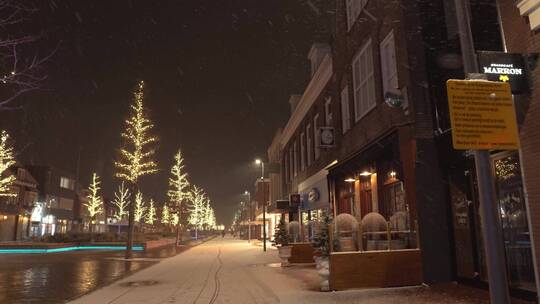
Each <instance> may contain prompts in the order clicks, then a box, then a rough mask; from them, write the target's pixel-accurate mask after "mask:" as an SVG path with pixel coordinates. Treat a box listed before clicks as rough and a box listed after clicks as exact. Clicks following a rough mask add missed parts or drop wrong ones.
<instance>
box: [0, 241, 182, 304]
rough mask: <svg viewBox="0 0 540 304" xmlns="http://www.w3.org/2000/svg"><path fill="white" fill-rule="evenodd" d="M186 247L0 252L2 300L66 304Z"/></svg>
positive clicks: (0, 297)
mask: <svg viewBox="0 0 540 304" xmlns="http://www.w3.org/2000/svg"><path fill="white" fill-rule="evenodd" d="M184 249H186V247H179V248H177V249H175V248H174V247H172V246H169V247H164V248H161V249H157V250H151V251H149V252H146V253H143V252H137V253H134V258H135V259H134V260H133V261H124V260H122V257H123V254H124V253H123V252H122V251H106V252H101V251H92V252H89V251H86V252H81V251H74V252H69V253H49V254H21V255H0V303H2V304H4V303H6V304H7V303H9V304H11V303H14V304H15V303H43V304H48V303H64V302H66V301H68V300H69V299H73V298H76V297H79V296H81V295H83V294H86V293H88V292H90V291H92V290H95V289H97V288H99V287H102V286H105V285H108V284H110V283H111V282H113V281H115V280H118V279H120V278H122V277H124V276H125V275H128V274H130V273H133V272H136V271H139V270H141V269H144V268H146V267H148V266H151V265H154V264H155V263H157V262H159V259H161V258H166V257H170V256H173V255H175V254H177V253H178V252H180V251H182V250H184Z"/></svg>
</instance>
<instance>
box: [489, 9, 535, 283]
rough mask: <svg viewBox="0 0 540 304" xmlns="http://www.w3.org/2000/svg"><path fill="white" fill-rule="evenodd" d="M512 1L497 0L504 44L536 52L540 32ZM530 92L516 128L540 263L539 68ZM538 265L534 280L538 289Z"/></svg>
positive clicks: (518, 50) (532, 73)
mask: <svg viewBox="0 0 540 304" xmlns="http://www.w3.org/2000/svg"><path fill="white" fill-rule="evenodd" d="M515 4H516V1H513V0H500V1H499V5H500V14H501V21H502V27H503V31H504V37H505V40H506V47H507V49H508V52H511V53H540V33H535V32H532V31H531V30H530V28H529V25H528V23H527V18H525V17H521V16H520V14H519V11H518V9H517V7H516V6H515ZM530 77H531V82H530V84H531V93H530V96H528V97H529V98H521V99H520V101H523V102H525V103H527V105H526V108H527V111H526V112H525V114H524V117H523V122H522V125H521V128H520V134H519V135H520V141H521V161H522V170H523V175H524V182H525V188H526V193H525V195H526V198H527V205H528V206H527V207H528V212H529V216H530V228H531V236H532V241H533V254H534V255H535V259H536V265H540V68H538V67H537V68H535V69H533V70H531V71H530ZM538 278H539V274H538V267H537V268H536V279H537V288H538Z"/></svg>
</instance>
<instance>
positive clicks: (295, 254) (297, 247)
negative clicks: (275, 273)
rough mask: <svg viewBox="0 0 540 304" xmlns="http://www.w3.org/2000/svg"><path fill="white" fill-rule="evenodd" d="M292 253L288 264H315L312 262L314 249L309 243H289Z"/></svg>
mask: <svg viewBox="0 0 540 304" xmlns="http://www.w3.org/2000/svg"><path fill="white" fill-rule="evenodd" d="M291 246H292V251H291V257H290V258H289V263H293V264H302V263H315V260H313V254H314V249H313V245H311V243H291Z"/></svg>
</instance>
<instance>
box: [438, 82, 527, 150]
mask: <svg viewBox="0 0 540 304" xmlns="http://www.w3.org/2000/svg"><path fill="white" fill-rule="evenodd" d="M446 88H447V90H448V107H449V108H450V122H451V124H452V142H453V145H454V149H457V150H469V149H474V150H490V149H498V150H515V149H519V138H518V130H517V122H516V113H515V110H514V102H513V101H512V93H511V90H510V84H508V83H505V82H493V81H484V80H448V81H447V82H446Z"/></svg>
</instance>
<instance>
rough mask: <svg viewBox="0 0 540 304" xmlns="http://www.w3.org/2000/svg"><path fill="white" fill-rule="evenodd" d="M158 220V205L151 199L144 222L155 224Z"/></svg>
mask: <svg viewBox="0 0 540 304" xmlns="http://www.w3.org/2000/svg"><path fill="white" fill-rule="evenodd" d="M155 221H156V207H155V206H154V201H153V200H152V199H150V205H149V206H148V211H147V212H146V216H145V217H144V222H145V223H146V224H150V225H153V224H154V222H155Z"/></svg>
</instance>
